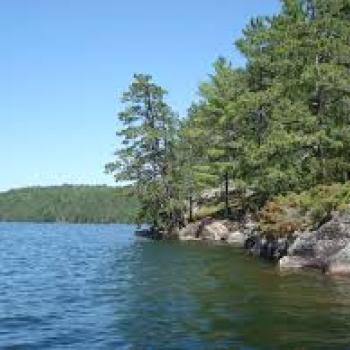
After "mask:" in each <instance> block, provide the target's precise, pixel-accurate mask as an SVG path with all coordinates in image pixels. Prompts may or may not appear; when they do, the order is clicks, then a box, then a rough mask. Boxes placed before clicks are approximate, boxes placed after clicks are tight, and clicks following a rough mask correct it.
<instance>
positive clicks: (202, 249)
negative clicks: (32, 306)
mask: <svg viewBox="0 0 350 350" xmlns="http://www.w3.org/2000/svg"><path fill="white" fill-rule="evenodd" d="M127 256H128V257H129V258H130V260H127V261H124V263H125V265H126V266H127V268H126V270H127V271H125V270H123V273H124V275H125V273H126V276H127V283H125V284H124V288H123V291H122V294H123V295H124V296H123V298H124V300H123V303H120V302H116V303H115V316H116V317H115V320H114V323H113V327H114V329H115V331H116V333H119V334H121V335H122V338H123V340H124V342H125V344H129V345H130V348H137V349H138V348H149V349H154V348H156V349H235V348H242V349H346V348H349V344H350V335H349V334H350V333H349V331H350V293H349V292H350V283H349V281H348V280H334V279H330V278H327V277H325V276H322V275H320V274H316V273H303V274H280V273H279V272H278V271H277V270H276V268H275V267H274V266H273V265H270V264H267V263H264V262H262V261H257V260H256V259H253V258H250V257H248V256H246V255H245V253H244V252H242V251H238V250H235V249H233V248H229V247H224V246H212V245H206V244H201V243H168V242H138V243H136V244H135V245H134V247H133V248H132V253H130V254H129V255H128V254H127ZM119 258H120V257H117V260H118V259H119ZM117 265H118V266H119V262H118V263H117ZM114 269H115V267H114ZM115 274H118V268H117V269H115ZM120 292H121V291H120V290H119V293H120ZM119 297H120V296H119ZM121 305H123V306H122V307H121Z"/></svg>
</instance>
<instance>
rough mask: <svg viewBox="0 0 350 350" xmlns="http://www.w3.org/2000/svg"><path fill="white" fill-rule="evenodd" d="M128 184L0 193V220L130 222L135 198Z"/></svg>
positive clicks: (45, 188) (134, 208)
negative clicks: (126, 185) (116, 186)
mask: <svg viewBox="0 0 350 350" xmlns="http://www.w3.org/2000/svg"><path fill="white" fill-rule="evenodd" d="M129 192H130V188H128V187H124V188H115V187H107V186H70V185H64V186H57V187H31V188H22V189H16V190H10V191H8V192H3V193H0V221H28V222H68V223H133V222H135V216H136V211H137V208H138V201H137V200H136V198H133V197H130V196H129Z"/></svg>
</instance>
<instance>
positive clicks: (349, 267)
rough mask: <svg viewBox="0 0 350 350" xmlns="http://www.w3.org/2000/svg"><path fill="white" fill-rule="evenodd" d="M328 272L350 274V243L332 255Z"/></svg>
mask: <svg viewBox="0 0 350 350" xmlns="http://www.w3.org/2000/svg"><path fill="white" fill-rule="evenodd" d="M327 272H328V273H329V274H332V275H350V243H348V244H347V245H346V246H345V247H344V248H343V249H341V250H340V251H338V252H337V253H336V254H334V255H333V256H331V257H330V259H329V263H328V268H327Z"/></svg>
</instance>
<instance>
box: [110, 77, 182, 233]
mask: <svg viewBox="0 0 350 350" xmlns="http://www.w3.org/2000/svg"><path fill="white" fill-rule="evenodd" d="M165 95H166V91H165V90H164V89H163V88H161V87H160V86H158V85H156V84H155V83H153V82H152V77H151V76H150V75H144V74H135V75H134V80H133V82H132V84H131V85H130V87H129V89H128V91H127V92H125V93H124V94H123V97H122V103H124V104H125V105H126V108H125V110H124V111H122V112H120V113H119V121H120V122H121V123H122V126H123V127H122V129H121V130H120V131H118V132H117V136H119V137H120V138H121V139H122V147H121V148H118V150H117V151H116V153H115V155H116V157H117V158H116V161H115V162H113V163H110V164H108V165H107V171H109V172H112V173H114V176H115V179H116V181H128V182H131V183H132V185H133V186H132V187H133V189H134V194H136V195H137V197H138V198H139V200H140V202H141V209H140V211H139V215H138V220H139V222H140V223H142V222H148V223H150V224H152V225H153V227H154V228H155V229H159V228H160V227H161V226H162V224H163V222H164V219H165V218H164V213H166V212H167V206H168V205H169V202H168V200H169V197H170V196H171V186H170V184H169V175H170V173H171V161H172V144H173V140H174V137H175V129H176V116H175V115H174V113H173V112H172V111H171V108H170V107H169V106H168V105H167V104H166V102H165V101H164V97H165ZM165 220H166V221H167V219H165Z"/></svg>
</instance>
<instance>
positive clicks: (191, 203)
mask: <svg viewBox="0 0 350 350" xmlns="http://www.w3.org/2000/svg"><path fill="white" fill-rule="evenodd" d="M189 202H190V203H189V204H190V208H189V209H190V213H189V214H190V216H189V221H190V222H192V221H193V197H192V195H191V196H190V198H189Z"/></svg>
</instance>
